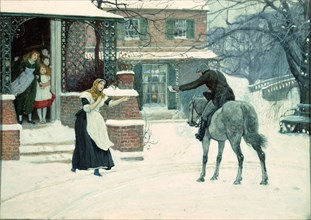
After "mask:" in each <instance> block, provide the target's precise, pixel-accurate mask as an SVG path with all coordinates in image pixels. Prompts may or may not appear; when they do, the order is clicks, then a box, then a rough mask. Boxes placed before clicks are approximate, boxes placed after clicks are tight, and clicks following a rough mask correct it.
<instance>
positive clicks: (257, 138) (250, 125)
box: [241, 104, 267, 147]
mask: <svg viewBox="0 0 311 220" xmlns="http://www.w3.org/2000/svg"><path fill="white" fill-rule="evenodd" d="M241 109H242V112H243V116H244V134H243V138H244V140H245V142H246V143H247V144H250V145H252V146H253V147H254V146H256V147H265V144H266V142H267V140H266V138H265V136H263V135H262V134H259V132H258V128H259V124H258V117H257V113H256V111H255V109H254V108H253V107H252V106H251V105H248V104H242V105H241Z"/></svg>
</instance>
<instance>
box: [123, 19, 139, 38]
mask: <svg viewBox="0 0 311 220" xmlns="http://www.w3.org/2000/svg"><path fill="white" fill-rule="evenodd" d="M138 30H139V19H130V20H129V19H127V20H126V22H125V39H139V36H138V32H137V31H138Z"/></svg>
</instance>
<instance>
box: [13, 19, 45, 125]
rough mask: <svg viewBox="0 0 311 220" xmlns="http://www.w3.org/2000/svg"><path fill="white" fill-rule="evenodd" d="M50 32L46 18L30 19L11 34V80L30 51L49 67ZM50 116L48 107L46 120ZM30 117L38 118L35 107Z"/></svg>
mask: <svg viewBox="0 0 311 220" xmlns="http://www.w3.org/2000/svg"><path fill="white" fill-rule="evenodd" d="M50 33H51V31H50V20H49V19H47V18H34V19H30V20H27V21H25V22H23V23H21V24H20V25H19V26H18V28H17V29H16V31H15V32H14V35H13V36H12V43H11V53H12V56H11V57H12V73H11V77H12V78H11V81H12V82H14V80H15V79H16V78H17V77H18V76H19V75H20V74H21V63H22V62H23V59H24V56H25V55H26V54H27V53H29V52H31V51H34V50H35V51H37V52H38V53H39V54H40V56H39V59H40V60H39V61H40V63H42V64H44V65H46V66H47V67H50V64H51V60H50V59H51V56H50V36H51V34H50ZM24 117H26V116H24ZM50 118H51V111H50V108H49V107H48V108H47V113H46V121H50ZM32 119H33V121H35V122H36V121H38V119H39V117H38V114H37V109H36V108H34V109H33V111H32ZM26 120H27V119H26ZM24 121H25V120H24Z"/></svg>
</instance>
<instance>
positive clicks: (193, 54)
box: [118, 51, 217, 60]
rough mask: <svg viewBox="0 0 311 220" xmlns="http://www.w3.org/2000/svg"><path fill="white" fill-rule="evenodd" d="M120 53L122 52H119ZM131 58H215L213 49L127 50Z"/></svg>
mask: <svg viewBox="0 0 311 220" xmlns="http://www.w3.org/2000/svg"><path fill="white" fill-rule="evenodd" d="M118 53H120V52H118ZM126 53H127V54H128V57H129V59H130V60H177V59H178V60H180V59H215V58H216V57H217V55H216V54H215V53H214V52H213V51H192V52H191V51H188V52H126Z"/></svg>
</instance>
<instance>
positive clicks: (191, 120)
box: [190, 100, 200, 127]
mask: <svg viewBox="0 0 311 220" xmlns="http://www.w3.org/2000/svg"><path fill="white" fill-rule="evenodd" d="M191 104H192V109H191V119H190V123H193V124H194V127H199V126H200V123H197V122H193V111H195V113H197V115H200V113H199V112H198V111H197V109H196V108H195V105H194V100H192V102H191Z"/></svg>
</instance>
